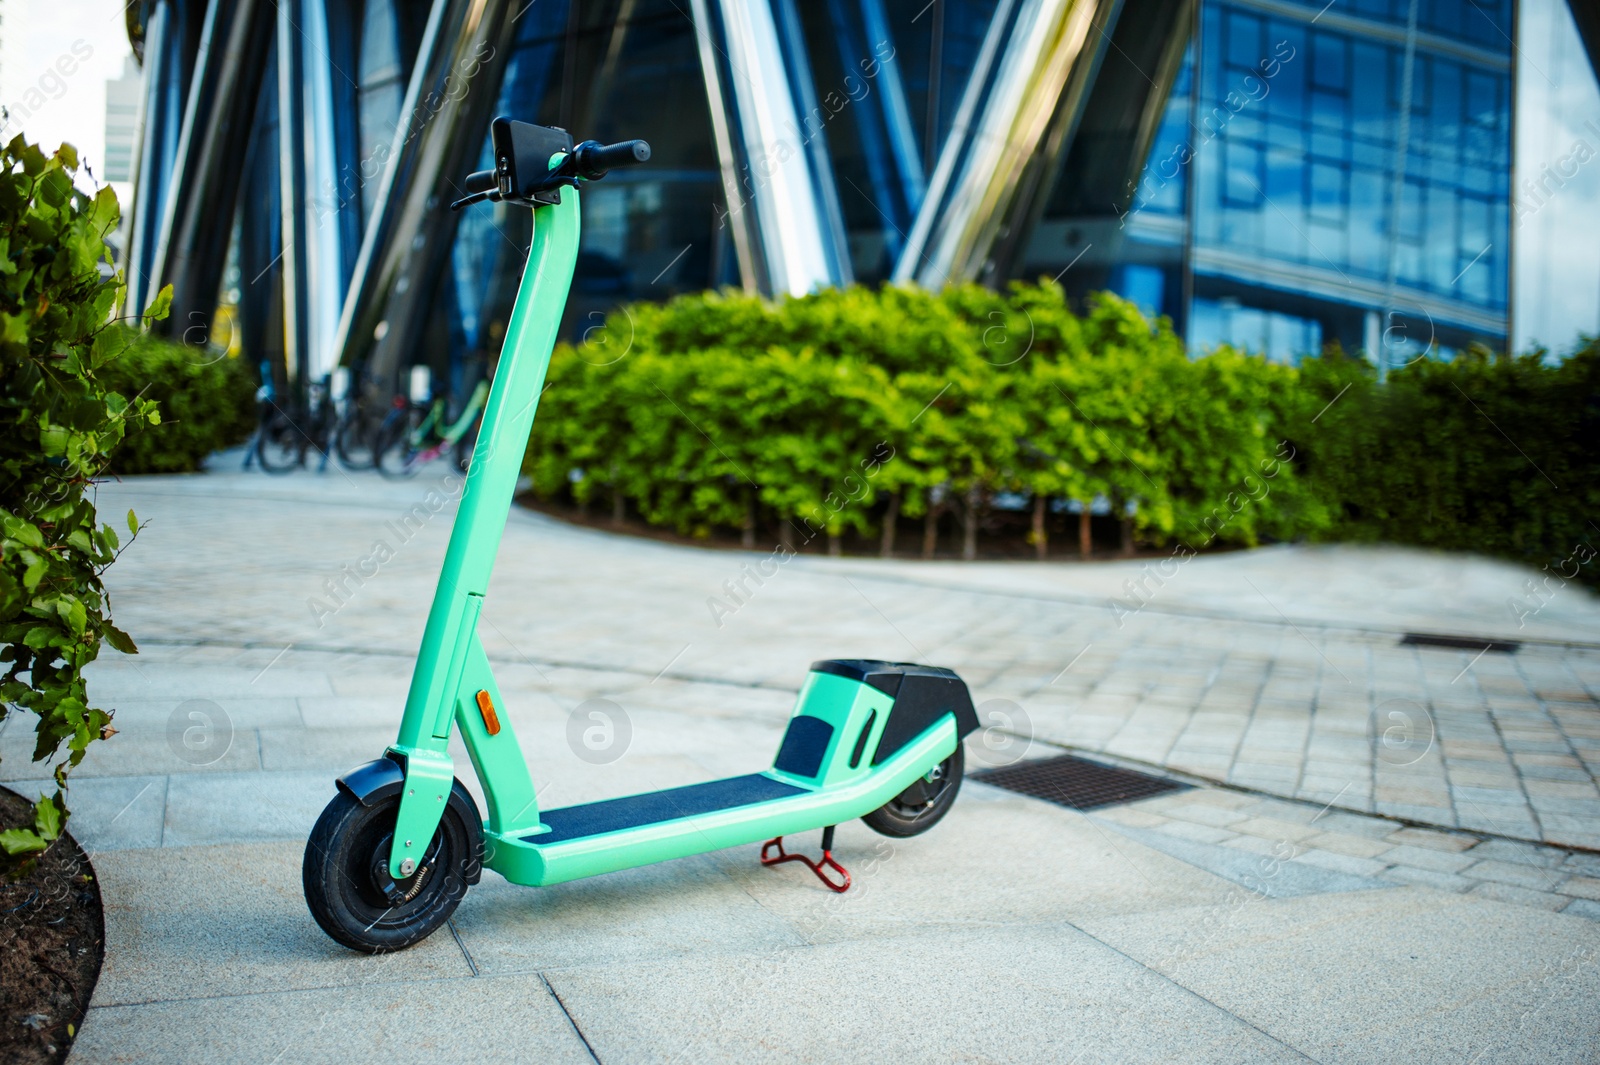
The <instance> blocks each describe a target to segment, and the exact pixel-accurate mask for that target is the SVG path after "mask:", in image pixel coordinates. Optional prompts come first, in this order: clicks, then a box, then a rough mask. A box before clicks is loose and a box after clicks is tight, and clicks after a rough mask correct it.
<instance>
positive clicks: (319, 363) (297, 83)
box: [278, 0, 349, 381]
mask: <svg viewBox="0 0 1600 1065" xmlns="http://www.w3.org/2000/svg"><path fill="white" fill-rule="evenodd" d="M329 54H330V49H329V46H328V11H327V8H326V5H325V4H324V0H279V3H278V123H279V126H278V150H279V164H278V174H279V180H280V190H279V205H280V207H281V209H282V211H283V240H284V247H286V248H289V249H291V251H290V252H289V253H288V254H286V255H285V256H284V258H283V267H284V284H283V325H284V346H285V356H286V360H287V362H288V363H289V364H290V365H292V366H295V367H296V368H297V369H298V370H299V371H300V372H302V373H304V374H306V375H307V379H308V380H313V381H314V380H317V379H319V378H321V377H322V376H323V375H324V374H326V373H328V372H329V371H331V370H332V369H333V367H334V365H335V362H336V359H335V347H334V345H335V344H336V343H337V341H338V333H339V312H340V310H341V308H342V305H343V302H344V277H343V266H342V259H343V255H344V249H343V246H342V245H343V227H342V226H341V219H340V217H339V206H340V205H339V203H338V199H337V195H338V192H337V169H336V168H337V166H338V161H339V157H338V152H337V149H336V147H335V137H334V92H333V79H334V78H335V77H341V78H348V77H349V75H348V74H347V73H345V72H343V71H335V69H334V67H333V62H332V60H331V59H330V58H329Z"/></svg>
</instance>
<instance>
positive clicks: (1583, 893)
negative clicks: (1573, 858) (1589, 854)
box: [1561, 876, 1600, 901]
mask: <svg viewBox="0 0 1600 1065" xmlns="http://www.w3.org/2000/svg"><path fill="white" fill-rule="evenodd" d="M1561 893H1562V894H1563V895H1574V896H1576V897H1578V898H1583V899H1595V900H1597V901H1600V878H1596V877H1592V876H1575V877H1572V878H1570V879H1568V880H1566V881H1564V882H1563V883H1562V885H1561Z"/></svg>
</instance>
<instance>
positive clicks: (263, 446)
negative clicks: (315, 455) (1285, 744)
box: [256, 408, 308, 473]
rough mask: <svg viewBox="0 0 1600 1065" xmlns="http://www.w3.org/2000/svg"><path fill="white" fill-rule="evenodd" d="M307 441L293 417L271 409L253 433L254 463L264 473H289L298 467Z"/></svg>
mask: <svg viewBox="0 0 1600 1065" xmlns="http://www.w3.org/2000/svg"><path fill="white" fill-rule="evenodd" d="M307 440H308V438H307V436H306V434H305V432H304V431H302V430H301V428H300V426H298V425H296V424H295V421H294V419H293V418H291V417H289V415H287V414H285V413H284V412H283V411H281V410H278V409H277V408H273V410H272V411H271V412H270V413H269V414H268V415H267V416H266V417H265V418H263V419H262V420H261V425H260V428H259V429H257V431H256V461H257V462H259V463H261V468H262V469H263V470H265V471H266V472H267V473H288V472H289V471H290V470H292V469H294V468H295V467H296V466H298V465H300V463H301V461H302V458H301V456H302V455H303V454H304V453H305V448H306V443H307Z"/></svg>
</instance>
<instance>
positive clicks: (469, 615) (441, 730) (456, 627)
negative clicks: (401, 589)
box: [396, 189, 578, 752]
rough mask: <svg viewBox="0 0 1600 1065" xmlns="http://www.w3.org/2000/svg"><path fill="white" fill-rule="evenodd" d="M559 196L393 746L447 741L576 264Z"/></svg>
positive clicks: (436, 746) (571, 205)
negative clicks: (398, 732)
mask: <svg viewBox="0 0 1600 1065" xmlns="http://www.w3.org/2000/svg"><path fill="white" fill-rule="evenodd" d="M564 191H565V193H566V195H565V196H563V197H562V202H561V203H559V204H551V205H549V206H543V207H539V208H538V209H537V210H535V211H534V216H533V231H534V232H533V246H532V248H531V249H530V250H529V253H528V264H527V267H526V268H525V269H524V271H523V274H522V285H521V288H520V289H519V291H518V292H517V300H516V305H515V306H514V307H513V309H512V312H511V320H510V322H509V324H508V326H507V329H506V340H505V345H504V347H503V348H502V349H501V356H500V364H499V367H498V369H497V370H496V372H495V376H494V384H493V386H492V387H491V388H490V390H489V401H488V403H487V405H486V406H485V408H484V415H483V427H482V429H481V431H480V432H479V435H478V441H477V444H476V446H475V447H474V448H473V451H472V464H471V466H470V467H469V469H468V473H467V479H466V487H465V489H464V490H463V491H462V495H461V505H460V507H459V509H458V510H457V512H456V519H455V525H454V527H453V528H452V530H451V532H450V547H449V549H448V551H447V552H446V554H445V559H444V567H443V569H442V570H441V572H440V574H439V585H438V588H437V589H436V590H435V592H434V597H433V607H432V609H430V610H429V612H428V626H427V629H426V631H425V632H424V633H423V637H422V648H421V651H420V652H419V654H418V656H417V665H416V671H415V672H414V673H413V674H412V677H411V690H410V694H409V695H408V696H407V698H406V711H405V717H404V718H403V720H402V721H401V723H400V735H399V738H398V742H397V744H396V746H397V747H400V748H423V749H432V750H436V751H441V752H442V751H443V750H444V749H445V744H446V740H447V738H448V737H449V735H450V721H451V718H452V717H453V716H454V714H455V710H456V702H457V699H458V696H459V690H458V689H459V682H460V677H461V674H462V671H463V667H464V666H465V664H466V661H467V657H468V654H469V651H470V648H471V645H472V643H473V641H474V639H475V638H476V633H477V622H478V612H479V610H480V609H481V607H482V605H483V596H484V594H485V593H486V592H487V591H488V588H489V575H490V573H491V572H492V570H493V569H494V558H495V553H496V552H497V551H498V550H499V547H500V537H501V534H502V532H503V531H504V529H505V523H506V519H507V518H508V517H509V516H510V513H511V497H512V496H513V495H514V494H515V492H516V484H517V478H518V477H519V476H520V475H521V472H522V459H523V455H524V452H525V451H526V448H527V442H528V434H529V432H530V431H531V429H532V427H533V418H534V413H535V411H536V410H537V408H538V405H539V394H540V392H541V391H542V390H543V388H544V381H545V374H546V371H548V369H549V367H550V353H551V350H552V349H553V348H554V346H555V339H556V331H557V329H558V328H559V327H560V323H561V312H562V310H563V308H564V307H565V305H566V301H567V291H568V289H569V288H570V286H571V283H572V273H573V267H574V264H575V263H576V261H577V255H578V191H577V190H576V189H567V190H564Z"/></svg>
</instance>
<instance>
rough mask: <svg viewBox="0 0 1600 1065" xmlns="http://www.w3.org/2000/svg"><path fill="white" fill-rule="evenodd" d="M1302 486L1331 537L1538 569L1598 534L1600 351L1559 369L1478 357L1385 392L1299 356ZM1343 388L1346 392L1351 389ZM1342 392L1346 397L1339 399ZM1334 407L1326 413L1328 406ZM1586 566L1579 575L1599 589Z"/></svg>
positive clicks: (1342, 366)
mask: <svg viewBox="0 0 1600 1065" xmlns="http://www.w3.org/2000/svg"><path fill="white" fill-rule="evenodd" d="M1300 373H1301V378H1302V380H1303V381H1304V382H1305V384H1306V391H1307V393H1308V395H1309V396H1311V397H1312V403H1311V405H1309V407H1308V409H1309V410H1310V411H1311V414H1313V415H1314V414H1316V413H1317V412H1318V411H1320V410H1322V409H1323V407H1325V406H1326V412H1325V413H1323V414H1322V415H1321V417H1320V418H1319V419H1318V421H1317V424H1316V426H1315V427H1314V428H1313V427H1303V428H1300V429H1298V430H1296V435H1298V436H1302V437H1304V438H1305V439H1306V440H1307V441H1309V442H1310V446H1309V447H1308V452H1309V457H1310V460H1311V461H1310V462H1309V463H1308V466H1307V470H1306V473H1307V476H1308V478H1309V479H1310V480H1311V482H1312V484H1313V486H1314V489H1315V491H1316V492H1317V494H1319V495H1320V496H1322V497H1324V498H1326V499H1328V500H1331V501H1336V504H1337V506H1338V508H1339V512H1340V513H1339V522H1338V526H1337V534H1338V535H1339V536H1340V537H1341V538H1344V539H1351V540H1368V541H1372V540H1387V541H1394V542H1399V543H1410V544H1419V545H1422V546H1426V547H1439V548H1445V549H1450V550H1462V551H1480V552H1485V553H1488V554H1495V555H1501V556H1504V557H1507V558H1513V559H1517V560H1520V561H1524V562H1529V563H1532V564H1533V565H1535V566H1544V565H1546V564H1548V563H1552V562H1555V561H1557V560H1560V559H1566V558H1569V557H1571V556H1572V555H1573V553H1574V551H1575V549H1576V548H1577V546H1578V545H1579V544H1580V543H1589V544H1590V545H1591V546H1590V547H1589V548H1588V549H1587V554H1588V555H1589V556H1590V557H1592V555H1593V552H1594V544H1595V541H1596V540H1597V539H1600V537H1597V536H1596V530H1595V528H1594V526H1593V525H1591V524H1590V522H1591V520H1592V517H1591V516H1592V515H1594V514H1596V513H1600V455H1597V454H1596V452H1595V449H1594V442H1595V441H1596V440H1600V341H1591V342H1590V343H1589V344H1588V345H1587V346H1586V347H1585V348H1584V349H1583V350H1581V351H1579V352H1578V353H1577V354H1575V355H1573V356H1572V357H1571V358H1568V359H1566V360H1565V361H1563V362H1560V363H1555V364H1552V363H1550V362H1547V361H1546V360H1545V357H1544V353H1543V352H1534V353H1532V354H1528V355H1521V356H1515V357H1507V356H1495V355H1491V354H1490V353H1488V352H1486V351H1483V350H1472V351H1468V352H1467V353H1465V354H1463V355H1461V356H1459V357H1458V358H1456V359H1455V360H1454V361H1452V362H1449V363H1442V362H1431V361H1423V362H1418V363H1415V364H1413V365H1411V366H1408V367H1406V368H1404V369H1402V370H1399V371H1398V372H1396V373H1393V374H1391V375H1390V376H1389V379H1388V381H1387V382H1386V383H1384V384H1383V385H1379V384H1378V383H1377V381H1376V380H1375V378H1374V376H1373V374H1372V372H1371V371H1370V370H1369V369H1368V368H1367V367H1366V366H1365V365H1364V364H1362V363H1359V362H1355V361H1353V360H1349V359H1343V358H1339V357H1337V356H1330V357H1327V358H1322V359H1312V360H1307V361H1306V362H1304V363H1303V364H1302V366H1301V370H1300ZM1347 386H1348V387H1347ZM1341 390H1345V391H1344V392H1343V394H1342V395H1341V394H1340V392H1341ZM1330 404H1331V405H1330ZM1597 569H1600V567H1597V566H1595V565H1593V564H1585V565H1583V566H1581V567H1578V568H1577V569H1576V571H1575V572H1571V573H1568V574H1566V576H1568V577H1572V576H1578V577H1579V578H1580V579H1582V580H1584V581H1586V582H1587V583H1590V584H1600V576H1597V574H1596V572H1595V571H1596V570H1597Z"/></svg>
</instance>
